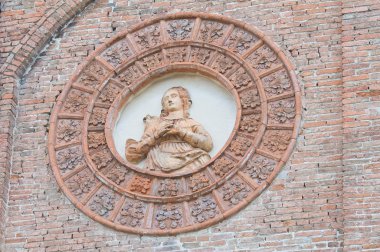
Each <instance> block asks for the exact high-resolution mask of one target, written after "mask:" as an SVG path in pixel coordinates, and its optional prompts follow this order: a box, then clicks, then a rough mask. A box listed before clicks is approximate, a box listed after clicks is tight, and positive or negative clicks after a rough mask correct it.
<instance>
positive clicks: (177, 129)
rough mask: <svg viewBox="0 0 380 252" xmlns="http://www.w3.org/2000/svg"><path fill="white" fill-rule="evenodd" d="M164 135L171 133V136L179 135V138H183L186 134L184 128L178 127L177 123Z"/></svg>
mask: <svg viewBox="0 0 380 252" xmlns="http://www.w3.org/2000/svg"><path fill="white" fill-rule="evenodd" d="M166 135H172V136H179V137H181V138H184V137H185V135H186V131H185V129H183V128H181V127H178V126H177V125H174V126H173V127H172V128H171V129H170V130H169V131H168V132H167V133H166V134H165V136H166Z"/></svg>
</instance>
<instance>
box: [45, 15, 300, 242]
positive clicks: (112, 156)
mask: <svg viewBox="0 0 380 252" xmlns="http://www.w3.org/2000/svg"><path fill="white" fill-rule="evenodd" d="M173 72H195V73H200V74H202V75H205V76H207V77H209V78H213V79H215V80H217V81H218V82H219V83H221V84H222V85H223V86H224V87H225V88H226V89H227V90H228V91H229V92H230V93H231V94H232V95H233V96H234V97H235V101H236V104H237V107H238V112H237V119H236V123H235V127H234V130H233V132H232V133H231V135H230V137H229V140H228V141H227V142H226V144H225V146H224V147H223V148H222V149H221V151H219V153H218V154H217V155H216V156H215V157H214V158H213V159H212V160H211V161H210V162H209V163H207V164H205V165H204V166H203V167H200V168H199V169H198V170H197V171H194V172H192V173H181V172H177V173H173V174H170V173H163V172H150V171H146V170H143V169H141V168H139V167H137V166H134V165H132V164H130V163H128V162H127V161H126V160H123V158H122V157H121V156H120V155H118V153H117V152H116V150H115V146H114V143H113V138H112V130H113V127H114V125H115V122H116V118H117V115H118V112H119V111H120V109H121V108H122V106H123V104H124V103H125V102H126V101H127V100H128V99H129V97H130V95H132V94H135V93H137V92H138V91H139V90H141V89H142V88H144V87H145V86H146V85H148V84H149V83H150V82H151V81H152V80H154V79H157V78H159V77H160V76H162V75H164V74H167V73H173ZM300 120H301V95H300V89H299V86H298V83H297V79H296V75H295V73H294V68H293V66H292V64H291V63H290V61H289V60H288V59H287V57H286V56H285V54H284V53H283V52H282V51H281V49H280V48H279V47H278V46H277V45H275V43H273V42H272V41H271V40H270V39H269V38H268V37H266V36H265V35H264V34H263V33H262V32H261V31H259V30H257V29H256V28H254V27H252V26H249V25H247V24H245V23H242V22H240V21H236V20H232V19H230V18H227V17H224V16H219V15H210V14H204V13H176V14H171V15H166V16H164V17H157V18H153V19H149V20H146V21H144V22H141V23H140V24H138V25H135V26H133V27H132V28H130V29H127V30H125V31H123V32H120V33H119V34H117V35H116V36H114V37H113V38H111V39H109V40H108V41H107V42H105V43H104V44H103V45H101V46H100V47H99V48H97V49H96V50H95V51H94V52H93V53H92V54H91V55H90V56H89V57H88V58H87V60H86V61H85V62H84V63H83V64H81V65H80V66H79V67H78V69H77V70H76V72H75V74H74V75H73V76H72V77H71V79H70V81H69V82H68V83H67V84H66V86H65V87H64V89H63V92H62V94H61V95H60V96H59V98H58V100H57V103H56V105H55V106H54V110H53V113H52V115H51V118H50V131H49V140H48V148H49V157H50V164H51V166H52V169H53V172H54V176H55V178H56V180H57V182H58V185H59V187H60V188H61V190H62V191H63V192H64V194H65V195H66V196H67V197H68V198H69V199H70V201H71V202H72V203H73V204H74V205H75V206H76V207H77V208H79V209H80V210H81V211H82V212H83V213H85V214H86V215H88V216H89V217H91V218H92V219H94V220H95V221H98V222H100V223H102V224H104V225H107V226H109V227H111V228H114V229H116V230H119V231H125V232H131V233H138V234H154V235H171V234H178V233H181V232H188V231H193V230H198V229H201V228H205V227H208V226H210V225H213V224H215V223H217V222H219V221H221V220H223V219H226V218H228V217H229V216H231V215H232V214H234V213H236V212H238V211H239V210H241V209H242V208H243V207H244V206H246V205H247V204H248V203H249V202H251V201H252V200H253V199H255V198H256V197H258V196H259V195H260V194H261V192H263V190H264V189H265V188H267V187H268V186H269V185H270V183H271V182H272V181H273V179H274V178H275V176H276V175H277V174H278V173H279V171H280V170H281V168H282V167H283V165H284V164H285V163H286V162H287V160H288V159H289V157H290V155H291V153H292V150H293V148H294V146H295V142H296V137H297V135H298V132H299V127H300Z"/></svg>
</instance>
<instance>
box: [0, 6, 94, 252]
mask: <svg viewBox="0 0 380 252" xmlns="http://www.w3.org/2000/svg"><path fill="white" fill-rule="evenodd" d="M92 1H93V0H58V1H56V3H53V2H52V3H50V4H47V3H46V9H45V11H44V13H43V14H41V17H40V18H39V20H38V22H36V23H35V25H34V26H33V27H32V28H31V29H29V30H28V32H27V33H26V34H25V35H24V36H23V37H22V39H19V40H18V42H19V43H18V44H17V45H16V46H14V47H13V48H11V49H9V46H8V48H5V47H6V46H7V45H2V46H0V52H1V53H4V52H6V51H9V52H8V55H7V56H5V60H4V62H1V65H0V117H1V120H0V128H1V129H0V157H1V161H0V244H3V242H2V241H3V239H4V233H5V231H4V228H5V218H6V212H7V207H6V205H7V201H8V189H9V176H10V171H11V166H12V142H13V134H12V132H13V129H14V126H15V123H16V117H17V94H18V85H19V83H20V80H21V78H22V77H23V76H24V74H25V73H26V72H27V70H28V68H29V67H31V65H32V64H33V62H34V60H35V58H36V57H37V56H38V55H39V53H40V52H41V50H43V48H44V47H45V45H46V43H47V42H48V41H49V40H51V38H52V37H53V36H54V34H55V33H57V32H58V31H59V30H60V29H61V28H62V27H64V25H65V24H67V23H68V22H69V21H70V20H71V19H72V18H74V17H75V16H76V15H77V14H78V13H80V12H81V11H82V10H83V9H84V8H85V7H86V6H87V5H88V4H89V3H91V2H92ZM38 8H41V6H38V3H34V9H38ZM2 11H3V10H2ZM21 12H23V10H16V11H9V12H8V13H7V12H6V11H5V12H4V11H3V13H2V15H3V16H2V18H1V19H5V21H11V20H12V16H13V15H14V16H18V15H22V13H21ZM36 16H38V13H36ZM20 24H22V23H21V22H20ZM5 37H7V34H5ZM12 42H13V41H12ZM0 250H1V246H0Z"/></svg>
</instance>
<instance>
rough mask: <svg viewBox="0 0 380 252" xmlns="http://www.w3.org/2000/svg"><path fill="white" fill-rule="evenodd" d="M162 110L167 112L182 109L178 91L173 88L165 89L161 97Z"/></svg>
mask: <svg viewBox="0 0 380 252" xmlns="http://www.w3.org/2000/svg"><path fill="white" fill-rule="evenodd" d="M162 101H163V106H164V110H166V111H168V112H172V111H178V110H181V109H183V103H182V99H181V97H180V96H179V93H178V91H177V90H175V89H170V90H168V91H166V93H165V94H164V97H163V98H162Z"/></svg>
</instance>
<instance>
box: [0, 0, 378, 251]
mask: <svg viewBox="0 0 380 252" xmlns="http://www.w3.org/2000/svg"><path fill="white" fill-rule="evenodd" d="M379 5H380V4H378V3H377V1H376V0H371V1H368V0H362V1H328V0H326V1H321V0H303V1H301V0H300V1H294V0H293V1H291V0H279V1H269V0H256V1H244V0H239V1H236V2H235V1H225V0H223V1H193V0H192V1H189V0H177V1H154V2H152V1H147V0H130V1H127V0H113V1H112V0H96V1H88V0H87V1H84V0H83V1H79V0H77V1H74V0H71V1H56V0H55V1H53V0H50V1H31V0H29V1H21V0H20V1H14V0H12V1H5V3H4V5H3V7H2V13H1V14H0V29H1V30H0V41H1V43H0V52H1V54H0V62H1V66H0V67H1V68H0V74H1V76H2V78H1V85H0V96H1V101H0V116H1V121H0V127H1V130H0V139H1V140H0V143H1V144H0V196H1V199H2V200H1V201H0V202H1V203H0V204H1V205H0V206H1V207H2V208H1V211H0V223H2V224H3V226H2V227H0V232H2V233H1V234H3V235H4V236H3V237H4V238H5V240H3V242H1V241H0V242H1V243H2V244H3V250H4V251H45V250H46V251H73V250H92V251H97V250H101V251H118V250H120V251H126V250H128V251H129V250H131V251H132V250H133V251H168V250H178V251H182V250H183V251H185V250H186V251H220V250H225V251H231V250H239V249H240V250H249V251H302V250H303V251H310V250H314V251H317V250H318V251H342V250H346V251H353V250H358V251H362V250H365V249H368V250H370V249H372V250H376V248H377V249H379V246H380V239H379V238H378V237H380V235H379V231H380V222H379V218H380V216H379V212H380V203H378V202H380V201H379V200H380V197H379V193H378V192H379V191H380V190H378V189H379V184H380V176H379V175H377V171H379V165H378V164H379V161H378V160H379V156H380V155H379V154H377V153H378V151H377V150H376V148H377V146H378V145H379V144H378V142H379V140H378V139H379V137H378V134H379V133H378V132H379V130H377V127H378V126H377V125H376V121H377V120H379V115H378V114H379V112H378V109H377V105H378V103H379V101H378V100H379V99H378V97H379V93H380V91H377V90H378V89H379V82H378V81H377V79H379V72H380V60H379V57H380V56H379V55H380V54H379V51H380V50H379V48H380V47H379V44H380V36H379V35H378V34H379V30H380V6H379ZM85 6H87V7H86V8H85V9H84V10H83V8H84V7H85ZM82 10H83V11H82ZM80 11H81V12H80ZM177 11H206V12H210V13H220V14H223V15H226V16H229V17H231V18H234V19H238V20H242V21H244V22H247V23H249V24H251V25H254V26H256V27H257V28H259V29H260V30H262V31H263V32H265V33H266V34H268V35H269V36H270V37H271V38H272V39H273V40H274V41H275V42H276V43H277V44H278V45H279V46H280V47H281V48H282V49H283V50H284V51H285V52H286V53H287V55H288V57H289V58H291V60H292V61H293V63H294V65H295V66H296V69H297V74H298V79H299V81H300V84H301V90H302V94H303V115H302V116H303V118H302V129H301V132H300V135H299V138H298V139H297V147H296V149H295V150H294V153H293V155H292V157H291V158H290V161H289V162H288V164H287V165H286V166H285V167H284V168H283V169H282V172H281V173H280V174H279V176H278V177H277V178H276V179H275V181H274V182H273V184H272V185H271V186H270V187H269V189H268V190H266V191H265V192H264V193H263V194H262V195H261V196H260V197H258V198H257V199H256V200H255V201H254V202H252V203H251V204H250V205H249V206H248V207H246V208H245V209H243V210H242V211H240V212H239V213H238V214H236V215H235V216H233V217H232V218H229V219H228V220H226V221H223V222H222V223H220V224H217V225H215V226H212V227H210V228H208V229H205V230H201V231H198V232H192V233H187V234H181V235H178V236H175V237H151V236H137V235H130V234H125V233H119V232H116V231H114V230H111V229H109V228H106V227H104V226H102V225H100V224H98V223H96V222H94V221H92V220H91V219H89V218H87V217H86V216H85V215H84V214H82V213H81V212H80V211H79V210H77V209H76V208H75V207H74V206H73V205H72V204H71V203H70V202H69V201H68V199H66V197H65V196H64V195H63V193H62V192H59V191H58V186H57V184H56V181H55V179H54V176H53V174H52V171H51V169H50V167H49V164H48V157H47V143H46V142H47V131H48V122H49V116H50V111H51V108H52V107H53V105H54V102H55V99H56V97H57V96H58V95H59V93H60V91H61V90H62V89H63V87H64V85H65V83H66V82H67V80H68V79H69V77H70V76H71V75H72V74H73V72H74V70H75V68H76V67H77V66H78V65H79V64H80V63H81V62H82V61H83V60H84V59H85V58H86V56H87V55H88V54H89V53H90V52H92V51H93V50H94V49H95V47H96V46H98V45H100V44H101V43H102V42H103V41H104V40H105V39H106V38H109V37H111V36H113V35H114V34H115V33H117V32H118V31H120V30H122V29H124V28H127V27H129V26H130V25H132V24H135V23H137V22H139V21H141V20H144V19H146V18H149V17H151V16H152V15H159V14H163V13H173V12H177ZM78 12H80V14H79V15H76V13H78ZM74 16H75V18H74V19H73V20H71V21H70V22H69V20H70V19H71V18H72V17H74ZM65 25H66V26H65ZM63 26H65V27H64V28H63V29H62V30H60V29H61V28H62V27H63ZM58 31H59V32H58ZM376 33H377V36H376ZM53 34H55V35H54V36H53ZM52 38H53V39H52ZM34 60H35V62H34ZM33 62H34V63H33ZM3 143H4V144H3ZM6 206H7V208H6ZM4 216H6V217H7V219H6V221H4ZM4 223H5V225H4ZM4 231H5V232H4Z"/></svg>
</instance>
